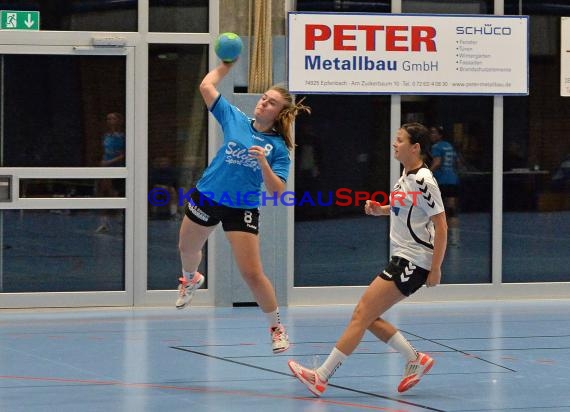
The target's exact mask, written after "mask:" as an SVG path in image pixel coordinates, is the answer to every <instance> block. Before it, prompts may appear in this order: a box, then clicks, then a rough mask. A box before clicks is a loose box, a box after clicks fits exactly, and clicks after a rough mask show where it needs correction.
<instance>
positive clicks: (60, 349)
mask: <svg viewBox="0 0 570 412" xmlns="http://www.w3.org/2000/svg"><path fill="white" fill-rule="evenodd" d="M351 312H352V306H350V305H347V306H312V307H308V306H307V307H289V308H282V318H283V321H284V324H285V325H286V327H287V328H288V331H289V335H290V339H291V342H292V345H291V348H290V349H289V350H288V351H287V352H284V353H282V354H279V355H273V354H272V353H271V349H270V343H269V334H268V331H267V328H266V326H265V322H266V321H265V318H264V317H263V316H262V314H261V312H260V311H259V309H258V308H252V307H245V308H205V307H192V308H189V309H185V310H182V311H177V310H175V309H171V308H140V309H132V308H119V309H110V308H105V309H73V310H55V309H49V310H48V309H44V310H1V311H0V411H2V412H12V411H34V412H36V411H48V410H49V411H57V412H67V411H73V412H76V411H82V412H85V411H105V412H111V411H137V412H144V411H149V412H150V411H160V412H173V411H192V412H194V411H236V412H240V411H271V412H278V411H311V412H317V411H388V412H395V411H402V412H404V411H414V412H416V411H517V412H519V411H570V300H544V301H485V302H461V303H429V304H427V303H403V304H400V305H398V306H396V307H394V308H393V309H392V310H391V311H390V312H388V313H387V314H386V318H387V319H388V320H390V321H392V322H393V323H395V324H396V325H397V326H398V327H399V328H400V329H401V331H402V332H403V333H404V334H405V336H407V337H408V338H409V339H410V340H411V342H412V343H413V345H414V346H415V347H416V348H417V349H418V350H420V351H424V352H427V353H429V354H430V355H431V356H433V358H434V359H435V361H436V364H435V366H434V367H433V368H432V370H431V372H430V373H429V374H428V375H426V376H425V377H424V378H423V379H422V382H421V383H420V384H418V385H417V386H416V387H414V388H413V389H411V390H410V391H408V392H406V393H404V394H399V393H398V392H397V390H396V387H397V385H398V382H399V380H400V376H401V372H402V370H403V364H404V362H403V359H402V358H401V356H400V355H399V354H398V353H395V352H393V351H392V350H390V349H389V348H388V347H387V346H386V345H384V344H383V343H379V342H378V341H376V340H375V339H374V338H373V336H372V335H371V334H368V333H367V334H366V335H365V337H364V340H363V342H362V343H361V345H360V346H359V347H358V349H357V351H356V352H355V353H354V354H353V355H352V356H350V357H349V358H348V359H347V360H346V361H345V362H344V364H343V365H342V366H341V367H340V368H339V369H338V370H337V372H336V374H335V375H334V377H333V378H332V380H331V384H330V385H329V388H328V390H327V391H326V392H325V394H324V396H323V397H322V398H315V397H314V396H312V395H311V394H310V393H309V392H308V391H307V390H306V388H305V387H304V386H303V385H302V384H301V383H299V382H298V381H297V380H296V379H294V378H293V377H292V375H291V373H290V371H289V368H288V367H287V360H288V359H289V358H294V359H296V360H298V361H300V362H301V363H303V364H306V365H313V364H315V363H316V362H321V361H323V360H324V358H325V357H326V356H327V354H328V353H329V351H330V349H331V348H332V347H333V345H334V342H335V341H336V339H337V338H338V336H339V335H340V333H341V332H342V330H343V328H344V327H345V325H346V324H347V322H348V319H349V317H350V314H351Z"/></svg>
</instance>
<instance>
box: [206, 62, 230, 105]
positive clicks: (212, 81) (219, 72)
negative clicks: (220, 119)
mask: <svg viewBox="0 0 570 412" xmlns="http://www.w3.org/2000/svg"><path fill="white" fill-rule="evenodd" d="M232 65H233V63H224V62H222V63H220V64H219V65H218V67H216V68H214V69H212V70H211V71H210V72H209V73H208V74H207V75H206V76H205V77H204V78H203V79H202V83H200V94H202V98H203V99H204V103H206V106H207V107H208V109H209V108H210V107H212V104H214V102H215V101H216V99H217V98H218V95H219V94H220V92H219V91H218V89H217V85H218V84H219V83H220V82H221V81H222V79H223V78H224V77H226V75H227V74H228V73H229V71H230V69H231V68H232Z"/></svg>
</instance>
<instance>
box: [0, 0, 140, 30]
mask: <svg viewBox="0 0 570 412" xmlns="http://www.w3.org/2000/svg"><path fill="white" fill-rule="evenodd" d="M0 10H26V11H39V12H40V30H58V31H125V32H128V31H130V32H133V31H137V30H138V28H137V1H136V0H90V1H85V0H57V1H54V0H36V1H29V0H9V1H8V0H1V1H0Z"/></svg>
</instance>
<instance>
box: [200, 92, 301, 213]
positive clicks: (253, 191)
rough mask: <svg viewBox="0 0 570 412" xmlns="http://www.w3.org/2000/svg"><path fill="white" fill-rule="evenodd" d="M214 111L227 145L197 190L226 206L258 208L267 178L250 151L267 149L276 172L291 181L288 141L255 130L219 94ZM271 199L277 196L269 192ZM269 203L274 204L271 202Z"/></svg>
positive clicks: (212, 163) (266, 151)
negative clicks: (256, 148) (257, 148)
mask: <svg viewBox="0 0 570 412" xmlns="http://www.w3.org/2000/svg"><path fill="white" fill-rule="evenodd" d="M210 111H211V112H212V114H213V115H214V117H215V118H216V120H217V121H218V123H220V126H221V127H222V131H223V134H224V144H223V145H222V147H221V148H220V149H219V150H218V152H217V153H216V156H215V157H214V159H213V160H212V162H211V163H210V165H209V166H208V167H207V168H206V170H205V171H204V173H203V175H202V177H201V178H200V180H199V181H198V183H197V185H196V188H197V189H198V190H199V191H200V192H201V193H203V194H204V195H205V196H206V197H208V198H210V199H213V200H214V201H216V202H218V203H220V204H222V205H224V206H228V207H235V208H243V209H254V208H257V207H258V206H259V204H260V198H261V185H262V183H263V177H262V174H261V168H260V166H259V163H258V162H257V160H256V159H255V158H252V157H250V156H249V153H248V149H249V148H250V147H251V146H261V147H264V148H265V156H266V158H267V161H268V163H269V165H270V166H271V169H272V170H273V172H274V173H275V174H276V175H277V176H278V177H280V178H281V179H282V180H283V181H287V178H288V177H289V166H290V164H291V159H290V157H289V150H288V149H287V146H286V144H285V140H284V139H283V137H282V136H281V135H279V134H277V133H261V132H258V131H257V130H255V129H254V128H253V119H251V118H249V117H248V116H246V115H245V114H244V113H243V112H242V111H241V110H239V109H238V108H237V107H235V106H233V105H231V104H230V103H229V102H228V101H227V100H226V98H225V97H223V96H222V95H219V97H218V99H217V100H216V101H215V102H214V104H213V105H212V107H211V108H210ZM271 197H273V194H272V193H268V194H267V198H268V199H269V198H271ZM275 202H276V201H275ZM268 203H272V204H273V203H274V201H273V200H268Z"/></svg>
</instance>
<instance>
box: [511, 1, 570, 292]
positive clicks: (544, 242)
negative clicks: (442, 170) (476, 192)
mask: <svg viewBox="0 0 570 412" xmlns="http://www.w3.org/2000/svg"><path fill="white" fill-rule="evenodd" d="M507 3H508V4H507ZM507 3H506V4H505V9H506V10H509V11H510V12H511V13H514V14H518V13H521V14H529V15H530V19H529V23H530V39H531V47H530V94H529V95H528V96H525V97H505V122H504V123H505V130H504V153H503V155H504V156H503V165H504V180H503V199H504V200H503V207H504V212H503V281H504V282H507V283H515V282H567V281H568V280H569V279H570V271H569V269H568V268H570V254H569V253H568V251H569V250H570V140H569V139H568V133H569V132H570V129H569V128H568V119H569V118H570V100H568V98H564V97H561V96H560V17H561V16H567V15H568V11H569V9H568V5H567V3H568V2H566V1H565V2H562V1H552V2H550V1H549V2H547V3H542V2H536V1H532V2H531V1H522V2H519V1H516V2H515V1H510V0H509V1H508V2H507Z"/></svg>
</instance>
